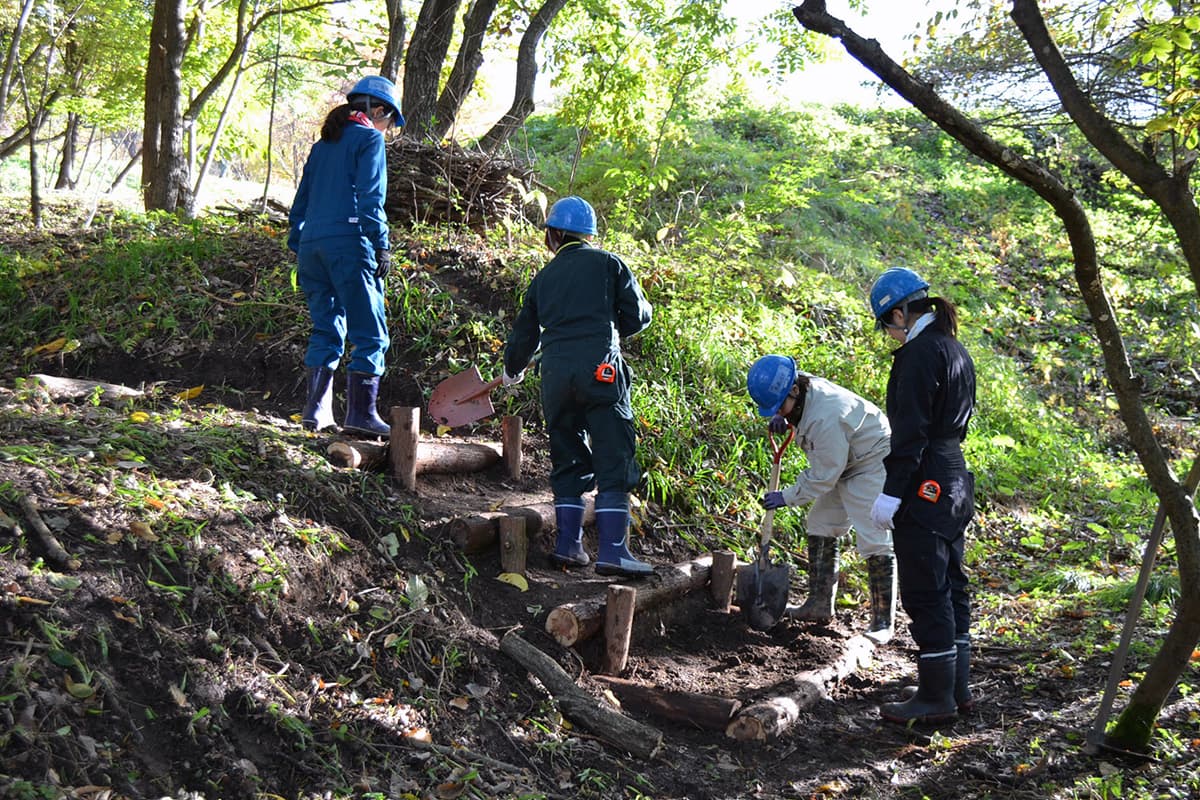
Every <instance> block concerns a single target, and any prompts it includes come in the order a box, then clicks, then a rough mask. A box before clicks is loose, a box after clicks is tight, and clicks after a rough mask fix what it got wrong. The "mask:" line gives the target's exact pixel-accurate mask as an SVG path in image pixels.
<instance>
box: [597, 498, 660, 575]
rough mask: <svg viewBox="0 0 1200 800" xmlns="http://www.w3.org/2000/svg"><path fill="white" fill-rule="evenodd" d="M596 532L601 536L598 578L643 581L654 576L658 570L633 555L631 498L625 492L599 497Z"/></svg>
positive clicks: (598, 555) (598, 554)
mask: <svg viewBox="0 0 1200 800" xmlns="http://www.w3.org/2000/svg"><path fill="white" fill-rule="evenodd" d="M596 533H597V534H599V536H600V550H599V552H598V553H597V554H596V574H597V575H623V576H625V577H627V578H640V577H643V576H645V575H653V574H654V567H652V566H650V565H649V564H647V563H646V562H644V561H638V560H637V559H636V558H634V557H633V555H632V554H631V553H630V552H629V544H628V541H629V495H627V494H625V493H624V492H600V493H599V494H598V495H596Z"/></svg>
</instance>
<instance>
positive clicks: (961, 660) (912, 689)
mask: <svg viewBox="0 0 1200 800" xmlns="http://www.w3.org/2000/svg"><path fill="white" fill-rule="evenodd" d="M868 635H869V634H868ZM954 648H955V659H954V702H955V703H956V704H957V705H958V713H959V714H970V713H971V712H972V711H974V710H975V695H973V694H972V693H971V683H970V682H971V639H970V637H967V638H965V639H955V640H954ZM916 693H917V687H916V686H905V687H904V688H903V689H901V690H900V696H901V697H903V698H905V699H907V698H909V697H912V696H913V695H915V694H916Z"/></svg>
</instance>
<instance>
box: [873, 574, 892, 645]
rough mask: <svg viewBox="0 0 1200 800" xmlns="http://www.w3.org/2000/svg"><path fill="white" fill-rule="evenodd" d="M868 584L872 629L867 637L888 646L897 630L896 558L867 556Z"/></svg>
mask: <svg viewBox="0 0 1200 800" xmlns="http://www.w3.org/2000/svg"><path fill="white" fill-rule="evenodd" d="M867 583H868V584H869V585H870V588H871V627H869V628H868V629H867V633H866V636H867V638H868V639H870V640H871V641H873V642H874V643H875V644H887V643H888V642H890V641H891V640H892V635H893V634H894V633H895V628H896V557H895V556H867Z"/></svg>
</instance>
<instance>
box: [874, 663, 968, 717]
mask: <svg viewBox="0 0 1200 800" xmlns="http://www.w3.org/2000/svg"><path fill="white" fill-rule="evenodd" d="M957 669H958V653H957V650H949V651H947V652H944V653H929V654H925V653H923V654H921V655H920V656H918V657H917V693H916V694H914V695H913V696H912V697H911V698H909V699H908V700H905V701H903V702H901V703H884V704H883V705H881V706H880V707H879V715H880V716H881V717H883V718H884V719H886V720H887V721H888V722H899V723H901V724H908V723H909V722H919V723H936V722H947V721H949V720H952V719H954V718H955V717H956V716H957V709H958V707H957V704H956V703H955V702H954V674H955V672H956V671H957Z"/></svg>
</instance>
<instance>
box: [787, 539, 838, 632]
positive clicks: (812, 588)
mask: <svg viewBox="0 0 1200 800" xmlns="http://www.w3.org/2000/svg"><path fill="white" fill-rule="evenodd" d="M807 538H808V599H806V600H805V601H804V603H803V604H802V605H798V606H792V605H790V606H788V607H787V608H785V609H784V611H783V615H784V616H785V617H788V618H789V619H798V620H803V621H804V622H828V621H829V620H831V619H833V601H834V599H835V598H836V597H837V585H838V540H837V538H836V537H833V536H809V537H807Z"/></svg>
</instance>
